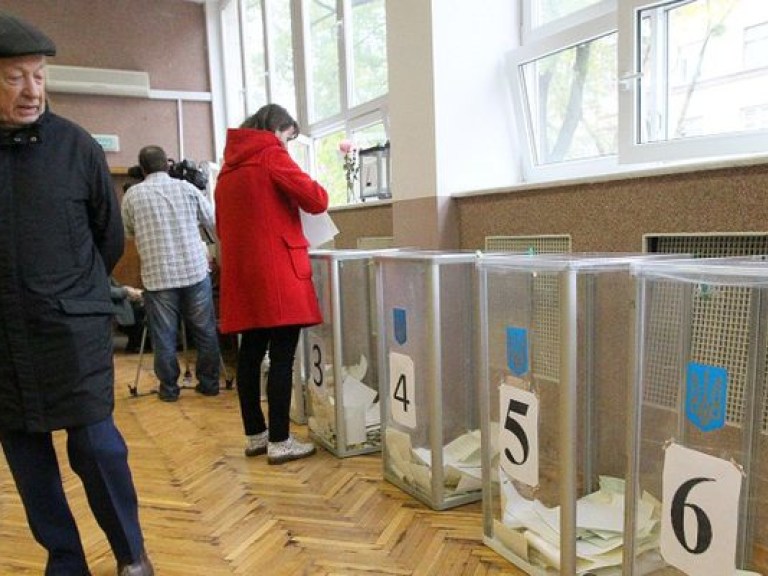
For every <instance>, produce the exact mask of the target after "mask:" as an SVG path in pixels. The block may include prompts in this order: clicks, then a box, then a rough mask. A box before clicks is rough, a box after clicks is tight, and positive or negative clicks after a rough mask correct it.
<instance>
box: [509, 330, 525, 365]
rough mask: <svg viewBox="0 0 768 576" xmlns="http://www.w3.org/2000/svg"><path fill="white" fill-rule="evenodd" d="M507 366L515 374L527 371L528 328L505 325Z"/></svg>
mask: <svg viewBox="0 0 768 576" xmlns="http://www.w3.org/2000/svg"><path fill="white" fill-rule="evenodd" d="M507 366H508V367H509V370H510V372H512V374H514V375H515V376H524V375H525V374H527V373H528V330H527V329H525V328H515V327H514V326H507Z"/></svg>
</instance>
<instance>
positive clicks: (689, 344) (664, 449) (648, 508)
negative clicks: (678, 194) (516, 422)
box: [624, 256, 768, 576]
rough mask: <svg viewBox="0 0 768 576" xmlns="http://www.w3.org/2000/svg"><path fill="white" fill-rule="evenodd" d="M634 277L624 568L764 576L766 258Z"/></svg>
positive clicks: (767, 558)
mask: <svg viewBox="0 0 768 576" xmlns="http://www.w3.org/2000/svg"><path fill="white" fill-rule="evenodd" d="M635 273H636V275H637V285H638V348H637V350H638V352H637V357H636V367H635V369H636V373H637V377H636V379H635V382H636V385H635V386H634V388H633V393H632V395H631V400H632V402H631V411H630V414H629V419H628V421H629V422H630V423H632V424H633V428H632V431H631V433H630V434H629V435H628V438H629V443H628V448H629V454H630V456H631V458H630V465H631V476H632V477H633V478H635V481H634V482H631V483H628V485H627V503H626V510H627V512H626V516H627V533H628V536H629V537H628V539H627V550H626V552H627V553H626V558H625V565H624V574H653V575H668V574H688V575H691V576H710V575H715V574H728V575H730V574H762V575H766V574H768V392H767V386H766V368H767V364H766V357H767V354H766V352H767V351H768V347H767V343H768V336H766V330H767V329H768V261H766V257H765V256H762V257H743V258H713V259H700V260H685V261H683V260H680V261H670V262H661V261H660V262H650V261H649V262H643V263H640V264H638V265H637V266H636V267H635ZM649 514H650V519H649ZM649 533H655V534H656V537H654V538H649Z"/></svg>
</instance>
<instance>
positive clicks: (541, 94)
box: [521, 33, 618, 165]
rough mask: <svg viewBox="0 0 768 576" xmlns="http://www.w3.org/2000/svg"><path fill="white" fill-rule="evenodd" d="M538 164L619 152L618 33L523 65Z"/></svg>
mask: <svg viewBox="0 0 768 576" xmlns="http://www.w3.org/2000/svg"><path fill="white" fill-rule="evenodd" d="M521 72H522V82H523V87H524V92H525V98H526V105H527V107H528V110H527V117H528V122H529V126H530V130H529V132H530V134H531V136H532V138H533V145H534V152H535V164H537V165H542V164H553V163H558V162H565V161H570V160H579V159H585V158H595V157H601V156H607V155H612V154H616V152H617V130H618V102H617V93H616V34H615V33H614V34H608V35H606V36H602V37H600V38H597V39H595V40H591V41H589V42H584V43H581V44H578V45H576V46H572V47H570V48H566V49H564V50H561V51H559V52H555V53H553V54H549V55H547V56H544V57H542V58H538V59H536V60H533V61H531V62H528V63H525V64H523V65H522V66H521Z"/></svg>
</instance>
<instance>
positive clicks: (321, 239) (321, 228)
mask: <svg viewBox="0 0 768 576" xmlns="http://www.w3.org/2000/svg"><path fill="white" fill-rule="evenodd" d="M299 214H300V216H301V227H302V228H303V229H304V236H305V237H306V238H307V242H309V246H310V248H317V247H318V246H321V245H323V244H325V243H326V242H330V241H331V240H333V239H334V238H335V237H336V234H338V233H339V229H338V228H336V224H334V223H333V220H331V216H330V215H329V214H328V212H327V211H326V212H321V213H320V214H309V213H308V212H304V210H301V209H299Z"/></svg>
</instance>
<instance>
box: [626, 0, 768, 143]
mask: <svg viewBox="0 0 768 576" xmlns="http://www.w3.org/2000/svg"><path fill="white" fill-rule="evenodd" d="M747 10H749V11H750V12H746V11H747ZM760 12H763V13H765V14H766V16H768V5H767V4H766V3H765V2H764V1H762V2H761V1H755V0H738V1H734V0H710V1H709V2H703V1H700V2H672V3H669V4H666V5H662V6H654V7H650V8H642V9H641V10H639V11H638V16H637V18H638V20H639V22H640V29H641V31H642V33H641V35H640V43H639V47H638V48H639V52H638V54H639V55H640V56H641V59H640V62H639V69H638V73H639V80H638V82H637V84H638V85H639V87H640V89H639V97H640V118H639V131H638V133H637V142H638V143H640V144H644V143H648V142H666V141H671V140H680V139H685V138H691V137H696V136H710V135H718V134H728V133H736V132H742V131H744V130H745V129H747V126H746V120H747V119H746V115H745V114H744V111H745V110H746V109H748V108H751V107H754V106H756V105H761V104H764V103H766V102H768V95H766V90H765V89H764V88H762V89H761V88H760V87H761V86H762V87H765V86H768V70H764V71H762V72H759V71H758V72H757V73H755V71H754V70H752V69H747V68H745V66H744V64H745V61H746V59H745V44H744V38H745V33H746V32H747V23H748V22H750V21H752V18H753V17H754V16H755V15H757V14H758V13H760ZM715 111H716V113H715ZM754 128H758V129H759V128H762V129H768V124H764V125H763V126H755V127H754Z"/></svg>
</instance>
